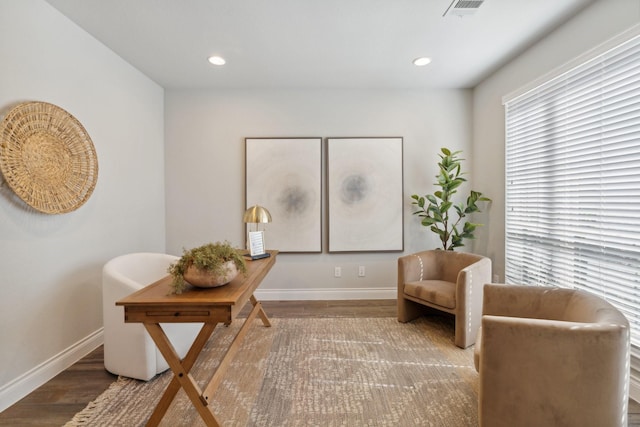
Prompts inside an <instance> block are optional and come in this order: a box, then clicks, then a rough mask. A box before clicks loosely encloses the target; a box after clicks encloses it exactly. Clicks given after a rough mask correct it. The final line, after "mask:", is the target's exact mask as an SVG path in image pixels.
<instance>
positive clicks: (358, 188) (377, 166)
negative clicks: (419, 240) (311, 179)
mask: <svg viewBox="0 0 640 427" xmlns="http://www.w3.org/2000/svg"><path fill="white" fill-rule="evenodd" d="M402 142H403V141H402V138H401V137H393V138H327V204H328V223H329V252H361V251H402V250H403V249H404V239H403V195H402V192H403V178H402Z"/></svg>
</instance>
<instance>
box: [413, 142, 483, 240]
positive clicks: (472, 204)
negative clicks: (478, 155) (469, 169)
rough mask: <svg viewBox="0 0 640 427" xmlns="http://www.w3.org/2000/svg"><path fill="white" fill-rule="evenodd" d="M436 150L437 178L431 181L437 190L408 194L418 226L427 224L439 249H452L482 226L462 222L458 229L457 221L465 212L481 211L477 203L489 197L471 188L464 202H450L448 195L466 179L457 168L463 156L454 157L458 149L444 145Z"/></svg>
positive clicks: (470, 237) (463, 216)
mask: <svg viewBox="0 0 640 427" xmlns="http://www.w3.org/2000/svg"><path fill="white" fill-rule="evenodd" d="M440 151H441V152H442V153H441V154H439V156H440V162H439V163H438V167H439V168H440V172H439V173H438V175H436V178H437V179H438V181H437V182H436V183H435V185H437V186H439V187H440V190H438V191H436V192H434V193H433V194H428V195H426V196H418V195H417V194H414V195H412V196H411V198H412V199H413V202H412V203H411V204H413V205H416V206H417V207H418V210H417V211H415V212H414V213H413V214H414V215H418V216H419V217H420V218H422V220H421V223H422V225H424V226H425V227H429V228H430V229H431V231H433V232H434V233H436V234H437V235H438V237H439V238H440V242H441V243H442V249H444V250H451V251H452V250H454V249H455V248H457V247H460V246H464V243H463V239H473V238H474V235H473V233H474V231H475V229H476V227H478V226H480V225H482V224H476V223H472V222H469V221H465V222H464V225H463V226H462V230H458V226H459V224H460V222H461V221H462V220H463V219H464V218H466V217H467V215H469V214H472V213H474V212H481V211H480V208H479V207H478V202H490V201H491V199H489V198H488V197H485V196H483V195H482V193H480V192H479V191H473V190H471V192H470V193H469V196H468V197H467V200H466V203H459V204H454V203H453V201H452V196H453V195H454V194H456V193H457V191H458V190H457V189H458V187H459V186H460V185H461V184H462V183H463V182H465V181H466V179H464V178H463V177H462V175H463V173H462V171H461V162H462V160H464V159H460V158H458V155H459V154H460V153H461V151H454V152H451V150H449V149H448V148H441V149H440ZM452 209H454V210H455V215H457V218H456V217H454V216H453V214H452V213H451V210H452Z"/></svg>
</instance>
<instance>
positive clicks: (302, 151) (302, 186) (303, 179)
mask: <svg viewBox="0 0 640 427" xmlns="http://www.w3.org/2000/svg"><path fill="white" fill-rule="evenodd" d="M245 145H246V147H245V148H246V205H247V207H249V206H253V205H255V204H258V205H261V206H263V207H265V208H267V209H268V210H269V212H270V213H271V217H272V222H271V223H270V224H267V226H266V228H267V229H266V231H265V243H266V246H267V248H268V249H277V250H279V251H280V252H321V251H322V211H321V200H322V139H321V138H247V139H246V140H245Z"/></svg>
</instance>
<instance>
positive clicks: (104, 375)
mask: <svg viewBox="0 0 640 427" xmlns="http://www.w3.org/2000/svg"><path fill="white" fill-rule="evenodd" d="M262 304H263V306H264V308H265V310H266V312H267V314H268V315H269V316H270V317H273V318H278V317H279V318H287V317H288V318H292V317H393V316H395V315H396V305H395V300H356V301H264V302H263V303H262ZM246 312H247V310H245V311H244V312H243V313H244V315H246ZM241 316H242V314H241ZM115 379H116V376H115V375H112V374H110V373H108V372H107V371H105V369H104V366H103V351H102V346H100V347H99V348H97V349H96V350H94V351H93V352H91V353H90V354H89V355H87V356H86V357H85V358H83V359H82V360H80V361H79V362H77V363H75V364H74V365H73V366H71V367H70V368H69V369H67V370H65V371H64V372H62V373H60V374H59V375H57V376H56V377H55V378H53V379H52V380H51V381H49V382H47V383H46V384H44V385H43V386H42V387H40V388H38V389H37V390H35V391H34V392H32V393H31V394H29V395H28V396H26V397H25V398H23V399H22V400H20V401H19V402H17V403H16V404H15V405H13V406H11V407H9V408H7V409H6V410H5V411H3V412H2V413H0V426H11V427H33V426H38V427H59V426H62V425H64V424H65V423H66V422H67V421H69V420H70V419H71V418H73V416H74V415H75V414H76V413H77V412H79V411H81V410H82V409H84V407H85V406H86V405H87V404H88V403H89V402H91V401H92V400H94V399H95V398H96V397H98V396H99V395H100V394H101V393H102V392H103V391H104V390H106V389H107V388H108V387H109V385H110V384H111V383H112V382H113V381H115ZM629 426H633V427H640V404H639V403H637V402H635V401H630V404H629Z"/></svg>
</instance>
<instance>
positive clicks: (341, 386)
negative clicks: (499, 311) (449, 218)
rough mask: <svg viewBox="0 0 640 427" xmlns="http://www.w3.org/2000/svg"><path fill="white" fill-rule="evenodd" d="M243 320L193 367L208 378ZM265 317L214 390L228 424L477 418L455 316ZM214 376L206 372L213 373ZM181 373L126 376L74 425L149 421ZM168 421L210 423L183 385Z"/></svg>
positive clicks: (471, 374) (473, 379)
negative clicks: (268, 322)
mask: <svg viewBox="0 0 640 427" xmlns="http://www.w3.org/2000/svg"><path fill="white" fill-rule="evenodd" d="M240 323H241V322H234V323H233V324H232V325H231V326H229V327H225V326H219V327H218V328H217V329H216V331H215V332H214V335H213V337H212V338H211V339H210V340H209V342H208V343H207V346H206V347H205V349H204V350H203V354H202V355H201V356H200V359H199V360H198V362H197V363H196V365H195V366H194V368H193V370H192V373H193V374H194V377H195V378H196V379H198V380H199V384H200V387H204V386H205V384H206V382H207V381H208V379H209V378H210V376H211V372H212V371H213V370H214V369H215V367H216V366H217V364H218V361H219V360H220V358H221V357H222V355H223V354H224V351H225V349H226V348H227V346H228V345H229V343H230V342H231V340H232V339H233V336H234V334H235V332H236V331H237V328H239V327H240ZM272 325H273V326H272V327H271V328H265V327H264V326H262V323H261V322H260V321H259V320H256V321H255V325H252V327H251V329H250V331H249V333H248V334H247V336H246V338H245V340H244V342H243V344H242V348H241V350H240V351H239V353H238V355H237V357H236V359H235V360H234V362H233V363H232V365H231V368H230V369H229V371H227V374H226V376H225V380H224V382H223V384H222V385H221V387H220V388H219V389H218V392H217V393H216V394H215V396H214V400H213V402H211V404H212V408H213V411H214V414H215V415H216V418H217V419H218V421H219V422H220V423H221V425H223V426H229V427H231V426H233V427H239V426H252V427H253V426H269V427H271V426H278V427H280V426H322V427H332V426H349V427H351V426H402V427H405V426H438V427H445V426H452V427H455V426H460V427H463V426H464V427H468V426H475V425H477V381H478V377H477V374H476V372H475V370H474V368H473V350H472V348H469V349H466V350H462V349H459V348H457V347H455V346H454V344H453V322H452V321H451V320H450V319H448V318H441V317H429V318H421V319H418V320H415V321H413V322H411V323H406V324H403V323H398V321H397V320H396V319H395V318H299V319H272ZM203 377H204V378H203ZM170 379H171V373H169V372H165V373H164V374H161V375H158V376H157V377H155V378H153V379H152V380H151V381H148V382H142V381H137V380H132V379H128V378H123V377H120V378H118V380H117V381H116V382H115V383H113V384H112V385H111V386H110V387H109V388H108V389H107V390H106V391H105V392H104V393H103V394H102V395H100V396H99V397H98V398H97V399H96V400H94V401H93V402H91V403H90V404H89V405H88V406H87V407H86V408H85V409H84V410H83V411H82V412H80V413H78V414H76V416H75V417H74V418H73V420H71V421H70V422H69V423H67V424H66V426H65V427H79V426H109V427H113V426H127V427H130V426H143V425H145V423H146V421H147V419H148V417H149V415H150V414H151V412H152V411H153V409H154V408H155V405H156V403H157V401H158V399H159V398H160V395H161V394H162V392H163V391H164V389H165V387H166V386H167V384H168V381H169V380H170ZM161 425H163V426H172V427H174V426H186V427H196V426H197V427H200V426H204V422H203V421H202V420H201V419H200V417H199V415H198V414H197V412H196V411H195V409H194V408H193V407H192V406H191V402H190V401H189V400H188V398H187V397H186V395H185V394H184V392H183V391H182V390H181V391H180V392H179V393H178V395H177V397H176V399H175V400H174V402H173V404H172V406H171V407H170V408H169V411H168V412H167V415H166V416H165V418H164V419H163V422H162V424H161Z"/></svg>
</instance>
